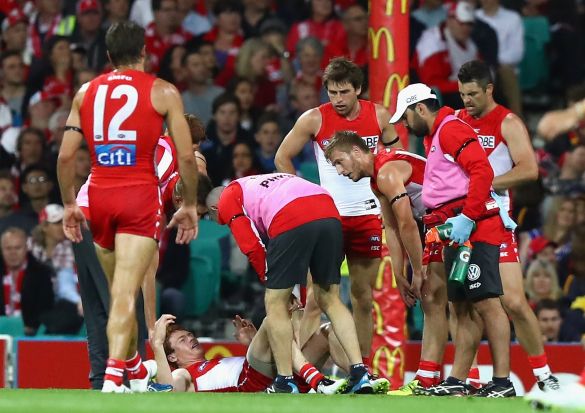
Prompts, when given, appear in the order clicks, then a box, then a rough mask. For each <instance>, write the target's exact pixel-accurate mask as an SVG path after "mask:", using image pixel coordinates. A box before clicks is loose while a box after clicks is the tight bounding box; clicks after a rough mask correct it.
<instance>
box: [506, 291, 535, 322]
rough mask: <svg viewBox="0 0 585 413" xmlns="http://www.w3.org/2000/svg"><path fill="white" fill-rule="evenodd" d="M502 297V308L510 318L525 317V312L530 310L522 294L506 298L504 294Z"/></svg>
mask: <svg viewBox="0 0 585 413" xmlns="http://www.w3.org/2000/svg"><path fill="white" fill-rule="evenodd" d="M503 298H504V299H503V300H502V304H503V305H504V309H505V310H506V313H508V315H509V316H510V318H512V320H516V319H519V318H526V316H527V313H529V312H531V311H532V310H531V309H530V307H529V306H528V302H527V301H526V299H525V298H524V296H518V295H513V296H509V297H508V298H505V296H504V297H503Z"/></svg>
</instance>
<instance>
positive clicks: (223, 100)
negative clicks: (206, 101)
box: [211, 92, 242, 115]
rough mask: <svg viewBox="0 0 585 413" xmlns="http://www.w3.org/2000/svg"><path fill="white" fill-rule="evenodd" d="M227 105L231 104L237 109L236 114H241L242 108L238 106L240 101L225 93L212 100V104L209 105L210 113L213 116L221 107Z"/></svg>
mask: <svg viewBox="0 0 585 413" xmlns="http://www.w3.org/2000/svg"><path fill="white" fill-rule="evenodd" d="M228 103H233V104H234V105H236V107H237V108H238V113H242V107H241V106H240V101H239V100H238V98H237V97H236V96H235V95H233V94H232V93H227V92H226V93H222V94H221V95H219V96H218V97H216V98H215V99H214V100H213V103H212V105H211V113H213V114H214V115H215V114H216V113H217V111H218V110H219V108H220V107H221V106H223V105H226V104H228Z"/></svg>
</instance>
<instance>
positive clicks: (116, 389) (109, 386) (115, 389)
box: [102, 380, 132, 393]
mask: <svg viewBox="0 0 585 413" xmlns="http://www.w3.org/2000/svg"><path fill="white" fill-rule="evenodd" d="M102 393H132V390H130V389H129V388H128V387H126V386H124V385H123V384H121V385H119V386H118V385H117V384H116V383H114V382H113V381H111V380H104V385H103V386H102Z"/></svg>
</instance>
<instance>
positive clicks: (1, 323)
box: [0, 316, 24, 337]
mask: <svg viewBox="0 0 585 413" xmlns="http://www.w3.org/2000/svg"><path fill="white" fill-rule="evenodd" d="M0 334H8V335H9V336H12V337H19V336H24V323H23V322H22V317H6V316H0Z"/></svg>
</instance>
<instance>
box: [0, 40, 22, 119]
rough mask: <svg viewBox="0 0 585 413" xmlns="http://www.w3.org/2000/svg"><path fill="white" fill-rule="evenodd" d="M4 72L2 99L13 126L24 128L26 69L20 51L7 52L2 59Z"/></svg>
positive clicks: (1, 64) (1, 65) (0, 64)
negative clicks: (23, 110)
mask: <svg viewBox="0 0 585 413" xmlns="http://www.w3.org/2000/svg"><path fill="white" fill-rule="evenodd" d="M0 60H1V61H0V68H1V70H2V92H1V93H2V99H3V100H4V102H6V104H7V105H8V107H9V108H10V112H11V115H12V126H22V123H23V117H22V103H23V100H24V95H25V94H26V83H25V80H26V79H25V69H24V62H23V60H22V54H21V52H19V51H16V50H12V51H7V52H4V53H3V54H2V56H1V57H0Z"/></svg>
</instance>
